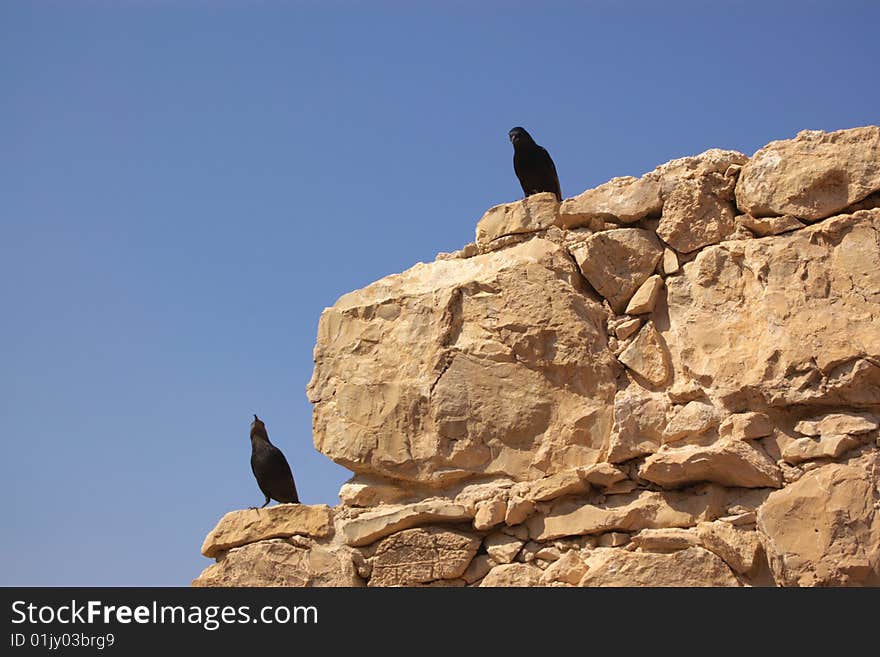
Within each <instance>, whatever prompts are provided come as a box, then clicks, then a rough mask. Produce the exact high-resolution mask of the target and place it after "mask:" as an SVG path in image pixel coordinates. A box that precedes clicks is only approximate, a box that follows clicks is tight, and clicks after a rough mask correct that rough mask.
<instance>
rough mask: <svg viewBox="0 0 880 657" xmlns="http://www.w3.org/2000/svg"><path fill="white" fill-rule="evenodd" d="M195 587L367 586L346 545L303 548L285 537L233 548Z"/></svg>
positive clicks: (208, 569)
mask: <svg viewBox="0 0 880 657" xmlns="http://www.w3.org/2000/svg"><path fill="white" fill-rule="evenodd" d="M192 585H193V586H201V587H206V586H296V587H304V586H347V587H351V586H363V585H364V582H363V580H362V579H361V578H360V577H359V576H358V573H357V569H356V568H355V565H354V561H353V556H352V554H351V553H350V552H349V551H347V549H346V548H344V547H336V548H327V547H321V546H314V547H311V548H301V547H296V546H294V545H291V544H290V543H288V542H287V541H283V540H269V541H259V542H257V543H249V544H248V545H244V546H242V547H239V548H233V549H231V550H230V551H229V553H228V554H227V555H226V556H225V558H223V559H221V560H220V561H218V562H217V563H215V564H212V565H210V566H208V567H207V568H206V569H205V570H204V571H203V572H202V574H201V575H199V576H198V577H197V578H196V579H195V580H193V582H192Z"/></svg>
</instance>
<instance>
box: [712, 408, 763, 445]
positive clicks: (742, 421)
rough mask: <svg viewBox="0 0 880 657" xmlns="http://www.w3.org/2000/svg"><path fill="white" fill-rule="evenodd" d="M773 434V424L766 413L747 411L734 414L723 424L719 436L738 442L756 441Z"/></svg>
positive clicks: (719, 429)
mask: <svg viewBox="0 0 880 657" xmlns="http://www.w3.org/2000/svg"><path fill="white" fill-rule="evenodd" d="M771 433H773V422H771V421H770V418H769V417H767V415H766V414H765V413H760V412H756V411H747V412H745V413H734V414H733V415H729V416H727V417H726V418H724V420H723V421H722V422H721V426H719V427H718V434H719V435H721V436H729V437H731V438H735V439H737V440H754V439H756V438H762V437H764V436H769V435H770V434H771Z"/></svg>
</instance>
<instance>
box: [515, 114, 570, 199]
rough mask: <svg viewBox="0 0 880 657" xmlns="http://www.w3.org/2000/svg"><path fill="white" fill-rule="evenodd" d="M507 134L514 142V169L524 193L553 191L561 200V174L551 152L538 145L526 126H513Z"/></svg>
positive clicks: (528, 194) (527, 194)
mask: <svg viewBox="0 0 880 657" xmlns="http://www.w3.org/2000/svg"><path fill="white" fill-rule="evenodd" d="M507 136H508V137H509V138H510V143H511V144H513V171H514V173H516V177H517V178H519V184H520V185H521V186H522V189H523V193H524V194H525V195H526V196H531V195H532V194H539V193H540V192H552V193H554V194H556V200H557V201H560V202H561V201H562V190H561V189H560V187H559V176H558V175H557V174H556V165H555V164H553V159H552V158H551V157H550V153H548V152H547V150H546V149H545V148H543V147H542V146H538V144H536V143H535V140H534V139H532V136H531V135H530V134H529V133H528V132H526V130H525V128H520V127H516V128H511V130H510V132H509V133H507Z"/></svg>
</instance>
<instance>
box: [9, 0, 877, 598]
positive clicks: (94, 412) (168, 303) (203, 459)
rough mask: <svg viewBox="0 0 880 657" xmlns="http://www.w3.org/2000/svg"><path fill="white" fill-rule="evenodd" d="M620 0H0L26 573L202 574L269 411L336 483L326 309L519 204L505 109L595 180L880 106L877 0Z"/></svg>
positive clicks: (18, 529) (315, 491) (121, 577)
mask: <svg viewBox="0 0 880 657" xmlns="http://www.w3.org/2000/svg"><path fill="white" fill-rule="evenodd" d="M368 4H373V6H372V7H368V6H367V5H368ZM407 4H411V5H412V6H411V7H407ZM616 4H617V3H612V2H584V3H571V4H570V5H566V4H563V3H553V2H550V3H541V4H540V5H538V4H536V3H534V2H530V3H526V2H519V3H501V2H488V3H476V2H474V3H464V2H457V3H447V4H446V5H441V3H428V2H414V3H403V2H396V3H356V2H330V3H318V2H280V1H278V2H272V1H269V0H267V1H264V2H244V1H243V0H242V1H238V2H236V1H232V0H228V1H225V2H224V1H218V2H208V1H207V0H205V1H203V2H197V1H195V0H191V1H184V0H180V1H173V0H166V1H164V2H163V1H153V2H151V1H148V0H141V1H134V0H130V1H124V0H123V1H118V2H111V1H110V0H106V1H104V2H97V1H96V2H85V1H82V2H77V1H75V0H70V1H68V2H54V3H53V2H46V1H39V0H35V1H32V2H19V1H14V0H13V1H10V0H3V1H2V2H0V85H2V87H0V89H2V93H0V300H2V322H0V355H2V365H0V427H2V432H3V457H2V459H0V482H2V483H0V486H2V489H0V499H3V501H4V505H3V507H4V510H3V531H2V535H3V539H2V541H0V563H2V564H3V566H2V569H0V585H40V586H51V585H110V586H125V585H144V586H151V585H187V584H188V583H189V581H190V580H191V579H192V578H193V577H195V576H196V575H198V574H199V572H200V571H201V570H202V568H204V567H206V566H207V565H209V564H210V563H211V562H210V561H209V560H208V559H205V558H204V557H202V556H201V555H200V554H199V546H200V545H201V542H202V539H203V537H204V535H205V533H206V532H207V531H208V530H209V529H210V528H211V527H212V526H213V525H214V524H215V523H216V521H217V520H218V519H219V518H220V517H221V516H222V515H223V514H224V513H225V512H227V511H230V510H232V509H240V508H244V507H247V506H248V505H252V504H259V503H262V497H261V495H260V492H259V490H258V489H257V486H256V483H255V481H254V478H253V475H252V474H251V471H250V465H249V454H250V443H249V439H248V427H249V423H250V420H251V415H252V413H258V414H259V415H260V416H261V417H262V418H264V420H265V421H266V424H267V426H268V429H269V433H270V436H271V437H272V439H273V440H274V442H275V443H276V444H278V445H279V446H280V447H281V448H282V449H283V450H284V452H285V453H286V454H287V456H288V459H289V461H290V462H291V465H292V467H293V470H294V475H295V477H296V481H297V484H298V486H299V490H300V494H301V497H302V498H303V500H304V501H305V502H307V503H327V504H331V505H332V504H335V503H336V502H337V501H338V499H337V491H338V489H339V486H340V485H341V484H342V483H343V482H344V481H345V479H347V477H348V472H347V471H346V470H344V469H343V468H341V467H339V466H336V465H335V464H333V463H332V462H330V461H329V460H328V459H327V458H325V457H324V456H322V455H321V454H319V453H317V452H316V451H315V449H314V447H313V446H312V439H311V407H310V404H309V403H308V401H307V400H306V397H305V386H306V383H307V382H308V380H309V377H310V375H311V371H312V347H313V345H314V339H315V333H316V327H317V321H318V317H319V315H320V313H321V310H322V309H323V308H324V307H325V306H329V305H332V304H333V302H334V301H335V300H336V299H337V298H338V297H339V296H340V295H341V294H343V293H345V292H347V291H350V290H353V289H356V288H359V287H363V286H364V285H366V284H368V283H370V282H371V281H373V280H376V279H377V278H379V277H381V276H384V275H386V274H390V273H393V272H398V271H402V270H404V269H406V268H407V267H409V266H411V265H413V264H415V263H416V262H419V261H430V260H433V259H434V256H435V255H436V253H437V252H438V251H452V250H454V249H457V248H459V247H461V246H462V245H464V244H465V243H467V242H469V241H471V240H472V239H473V234H474V225H475V223H476V221H477V220H478V219H479V217H480V216H481V215H482V213H483V212H484V211H485V210H486V209H487V208H488V207H490V206H492V205H495V204H497V203H503V202H508V201H513V200H516V199H517V198H519V197H520V196H521V191H520V188H519V185H518V183H517V181H516V178H515V177H514V174H513V169H512V164H511V158H512V149H511V146H510V143H509V142H508V140H507V131H508V129H509V128H511V127H513V126H515V125H522V126H525V127H526V128H527V129H528V130H529V131H530V132H531V133H532V135H533V136H534V137H535V138H536V140H537V141H538V143H540V144H542V145H543V146H545V147H546V148H547V149H548V150H549V151H550V153H551V155H552V156H553V158H554V160H555V162H556V166H557V169H558V171H559V177H560V181H561V183H562V190H563V194H564V195H566V196H573V195H575V194H577V193H580V192H581V191H583V190H585V189H588V188H590V187H593V186H595V185H597V184H600V183H602V182H604V181H606V180H608V179H609V178H612V177H614V176H621V175H636V176H638V175H641V174H642V173H644V172H646V171H648V170H650V169H652V168H653V167H654V166H656V165H657V164H660V163H662V162H665V161H667V160H670V159H672V158H675V157H681V156H685V155H692V154H696V153H699V152H701V151H703V150H705V149H707V148H711V147H722V148H733V149H737V150H741V151H743V152H745V153H747V154H749V155H751V154H752V153H753V152H754V151H755V150H757V149H758V148H759V147H761V146H762V145H764V144H765V143H767V142H768V141H771V140H774V139H786V138H790V137H793V136H794V135H795V133H797V131H799V130H801V129H805V128H813V129H824V130H835V129H840V128H848V127H854V126H859V125H866V124H877V123H880V116H878V112H880V85H878V84H877V80H878V63H880V39H878V36H877V26H878V25H880V4H878V3H877V2H876V1H865V2H841V1H834V2H823V3H819V2H797V3H795V2H791V3H774V2H723V3H722V2H663V3H654V2H626V3H619V4H620V5H625V6H626V7H627V8H626V9H625V10H624V9H618V8H616V7H615V5H616ZM478 5H479V6H478ZM577 5H580V6H577ZM721 5H723V8H719V6H721Z"/></svg>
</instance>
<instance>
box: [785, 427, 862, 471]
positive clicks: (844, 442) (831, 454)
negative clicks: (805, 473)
mask: <svg viewBox="0 0 880 657" xmlns="http://www.w3.org/2000/svg"><path fill="white" fill-rule="evenodd" d="M858 445H859V439H858V438H855V437H853V436H849V435H847V434H845V433H843V434H838V435H834V434H831V435H822V436H820V437H819V438H800V439H798V440H793V441H792V442H790V443H789V444H788V445H786V446H785V449H783V450H782V458H783V459H784V460H785V462H786V463H788V464H790V465H797V464H798V463H803V462H804V461H812V460H814V459H822V458H831V459H836V458H837V457H838V456H841V455H842V454H844V453H845V452H848V451H849V450H851V449H852V448H853V447H856V446H858Z"/></svg>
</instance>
